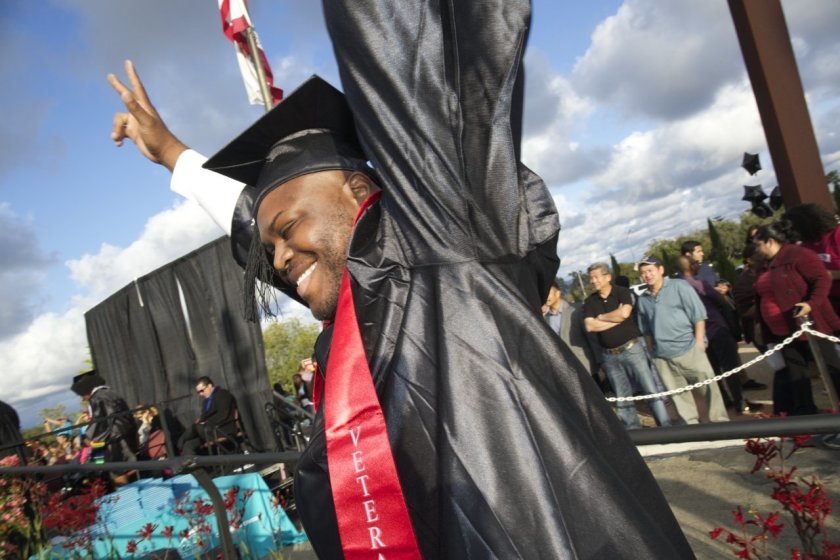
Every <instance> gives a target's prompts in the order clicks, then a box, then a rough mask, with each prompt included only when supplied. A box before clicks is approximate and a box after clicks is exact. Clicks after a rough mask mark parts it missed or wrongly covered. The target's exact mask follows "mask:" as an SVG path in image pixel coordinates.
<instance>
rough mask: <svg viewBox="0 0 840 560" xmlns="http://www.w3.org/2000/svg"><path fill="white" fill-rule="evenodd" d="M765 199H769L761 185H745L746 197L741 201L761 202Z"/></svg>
mask: <svg viewBox="0 0 840 560" xmlns="http://www.w3.org/2000/svg"><path fill="white" fill-rule="evenodd" d="M765 198H767V195H766V194H764V190H762V188H761V185H744V196H742V197H741V200H746V201H747V202H761V201H762V200H764V199H765Z"/></svg>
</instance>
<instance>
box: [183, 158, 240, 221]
mask: <svg viewBox="0 0 840 560" xmlns="http://www.w3.org/2000/svg"><path fill="white" fill-rule="evenodd" d="M205 161H207V158H206V157H204V156H203V155H201V154H199V153H198V152H196V151H195V150H186V151H185V152H183V153H182V154H181V155H180V156H178V161H177V162H175V169H174V170H173V171H172V180H171V181H170V182H169V188H170V189H171V190H172V191H173V192H176V193H178V194H180V195H181V196H183V197H184V198H187V199H189V200H191V201H193V202H196V203H198V205H199V206H201V207H202V208H203V209H204V211H205V212H207V213H208V214H209V215H210V217H211V218H212V219H213V221H214V222H216V224H218V225H219V227H220V228H222V229H223V230H224V231H225V233H226V234H227V235H230V227H231V221H232V220H233V210H234V208H236V201H237V200H239V194H240V193H241V192H242V189H243V188H244V187H245V185H244V184H243V183H240V182H239V181H235V180H233V179H231V178H229V177H225V176H224V175H221V174H219V173H216V172H215V171H210V170H208V169H204V168H203V167H201V166H202V164H204V162H205Z"/></svg>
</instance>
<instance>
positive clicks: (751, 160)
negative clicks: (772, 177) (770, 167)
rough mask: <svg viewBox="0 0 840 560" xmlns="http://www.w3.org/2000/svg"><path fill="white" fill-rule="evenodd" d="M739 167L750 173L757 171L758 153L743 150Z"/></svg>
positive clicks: (759, 166)
mask: <svg viewBox="0 0 840 560" xmlns="http://www.w3.org/2000/svg"><path fill="white" fill-rule="evenodd" d="M741 167H743V168H744V169H746V170H747V173H749V174H750V175H755V174H756V173H758V172H759V171H760V170H761V162H760V161H758V154H750V153H747V152H744V160H743V161H742V162H741Z"/></svg>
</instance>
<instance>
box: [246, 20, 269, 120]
mask: <svg viewBox="0 0 840 560" xmlns="http://www.w3.org/2000/svg"><path fill="white" fill-rule="evenodd" d="M245 37H246V38H247V39H248V47H250V49H251V60H252V62H253V63H254V68H256V70H257V81H258V82H259V83H260V93H261V94H262V98H263V105H265V110H266V112H268V111H270V110H271V108H272V106H273V102H272V99H271V91H269V89H268V82H267V81H266V79H265V71H264V70H263V66H262V61H261V60H260V51H259V47H258V46H257V33H256V31H254V28H253V27H248V28H247V29H246V30H245Z"/></svg>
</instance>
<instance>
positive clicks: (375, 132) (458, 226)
mask: <svg viewBox="0 0 840 560" xmlns="http://www.w3.org/2000/svg"><path fill="white" fill-rule="evenodd" d="M324 7H325V12H326V20H327V25H328V28H329V32H330V35H331V37H332V40H333V46H334V50H335V53H336V57H337V59H338V64H339V69H340V73H341V78H342V84H343V87H344V91H345V94H346V95H347V99H348V101H349V103H350V106H351V109H352V110H353V113H354V115H355V118H356V121H357V127H358V131H359V135H360V138H361V140H362V143H363V145H364V148H365V151H366V153H367V154H368V156H369V157H370V159H371V161H372V162H373V164H374V167H375V168H376V170H377V174H378V176H379V179H380V181H381V184H382V186H383V189H384V195H383V197H382V200H381V202H380V203H379V204H376V205H374V206H373V207H371V208H370V209H369V210H368V211H367V212H366V213H365V214H364V215H363V216H362V217H361V219H360V221H359V222H358V224H357V226H356V230H355V232H354V235H353V238H352V241H351V247H350V253H349V260H348V265H347V266H348V270H349V271H350V274H351V278H352V289H353V296H354V302H355V305H356V311H357V315H358V318H359V323H360V329H361V333H362V337H363V341H364V345H365V350H366V353H367V356H368V360H369V363H370V368H371V372H372V374H373V377H374V383H375V386H376V390H377V394H378V396H379V399H380V402H381V405H382V409H383V412H384V414H385V418H386V421H387V428H388V435H389V439H390V442H391V446H392V450H393V453H394V458H395V463H396V467H397V471H398V473H399V478H400V482H401V484H402V487H403V492H404V494H405V498H406V502H407V505H408V510H409V514H410V517H411V520H412V524H413V527H414V531H415V534H416V535H417V539H418V543H419V546H420V548H421V552H422V554H423V556H424V557H425V558H452V559H464V558H503V559H510V558H528V559H534V558H550V559H557V558H593V559H594V558H598V559H601V558H663V559H668V560H673V559H677V558H679V559H683V558H692V557H693V554H692V552H691V550H690V548H689V546H688V544H687V542H686V540H685V537H684V536H683V534H682V532H681V531H680V528H679V526H678V525H677V523H676V520H675V519H674V517H673V514H672V512H671V510H670V508H669V506H668V504H667V503H666V501H665V500H664V498H663V496H662V493H661V492H660V490H659V488H658V486H657V484H656V482H655V480H654V479H653V477H652V476H651V474H650V472H649V471H648V469H647V467H646V465H645V464H644V462H643V460H642V459H641V457H640V456H639V454H638V452H637V450H636V448H635V447H634V445H633V444H632V443H631V441H630V439H629V438H628V436H627V434H626V432H625V430H624V428H623V426H622V425H621V423H620V422H619V421H618V420H617V418H616V416H615V414H614V413H613V412H612V410H611V409H610V408H609V406H608V405H607V403H606V402H605V400H604V398H603V395H602V394H601V393H600V391H599V390H598V389H597V387H596V386H595V385H594V383H593V381H592V379H591V378H590V376H589V375H588V374H587V373H586V372H584V371H581V370H580V369H578V368H576V367H574V366H573V365H572V364H574V363H576V362H575V360H574V358H573V357H572V355H571V354H570V352H569V351H568V349H567V348H566V347H565V346H563V345H562V343H561V342H560V341H559V339H558V338H557V337H556V336H555V335H554V334H553V333H552V332H551V330H550V328H549V327H548V326H547V325H546V324H545V323H544V321H543V320H542V319H541V318H540V315H539V308H540V304H541V303H542V302H543V298H544V296H545V294H546V293H547V288H548V282H549V281H550V280H551V279H552V278H553V276H554V274H555V272H556V270H557V265H558V261H557V256H556V239H557V233H558V231H559V224H558V219H557V213H556V208H555V206H554V203H553V201H552V199H551V196H550V194H549V192H548V190H547V188H546V187H545V185H544V184H543V183H542V181H541V180H540V179H539V177H537V176H536V175H535V174H533V173H531V172H530V171H529V170H527V169H526V168H525V167H524V166H522V165H521V164H518V163H517V160H518V158H517V156H516V142H517V140H516V138H515V133H514V132H512V126H511V117H510V115H511V112H513V113H514V114H518V110H519V108H518V107H517V105H516V101H514V100H513V98H515V95H514V89H515V88H514V83H515V82H516V79H517V76H518V75H519V73H520V68H519V64H520V61H521V57H522V54H523V50H524V44H525V38H526V34H527V26H528V23H529V18H530V6H529V3H528V2H522V1H515V0H492V1H491V0H482V1H480V2H479V1H476V2H458V3H453V2H446V1H439V2H436V1H424V2H396V3H395V2H392V1H386V0H366V1H360V0H352V1H351V0H347V1H343V2H341V1H331V2H325V3H324ZM512 105H513V107H512ZM513 128H514V129H515V128H516V123H513ZM322 344H323V341H322ZM319 364H321V365H323V364H326V359H325V357H321V358H320V360H319ZM326 375H329V372H326ZM296 497H297V500H296V501H297V506H298V510H299V512H300V515H301V518H302V520H303V523H304V526H305V528H306V531H307V533H308V534H309V537H310V539H311V540H312V543H313V546H314V548H315V551H316V552H317V554H318V555H319V557H320V558H325V559H332V558H341V557H342V553H341V547H340V541H339V537H338V531H337V525H336V520H335V510H334V506H333V502H332V496H331V493H330V488H329V478H328V474H327V467H326V451H325V441H324V429H323V415H322V412H319V413H318V414H317V416H316V420H315V424H314V429H313V437H312V441H311V443H310V446H309V447H308V449H307V450H306V451H305V452H304V454H303V456H302V458H301V461H300V463H299V465H298V471H297V474H296Z"/></svg>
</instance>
